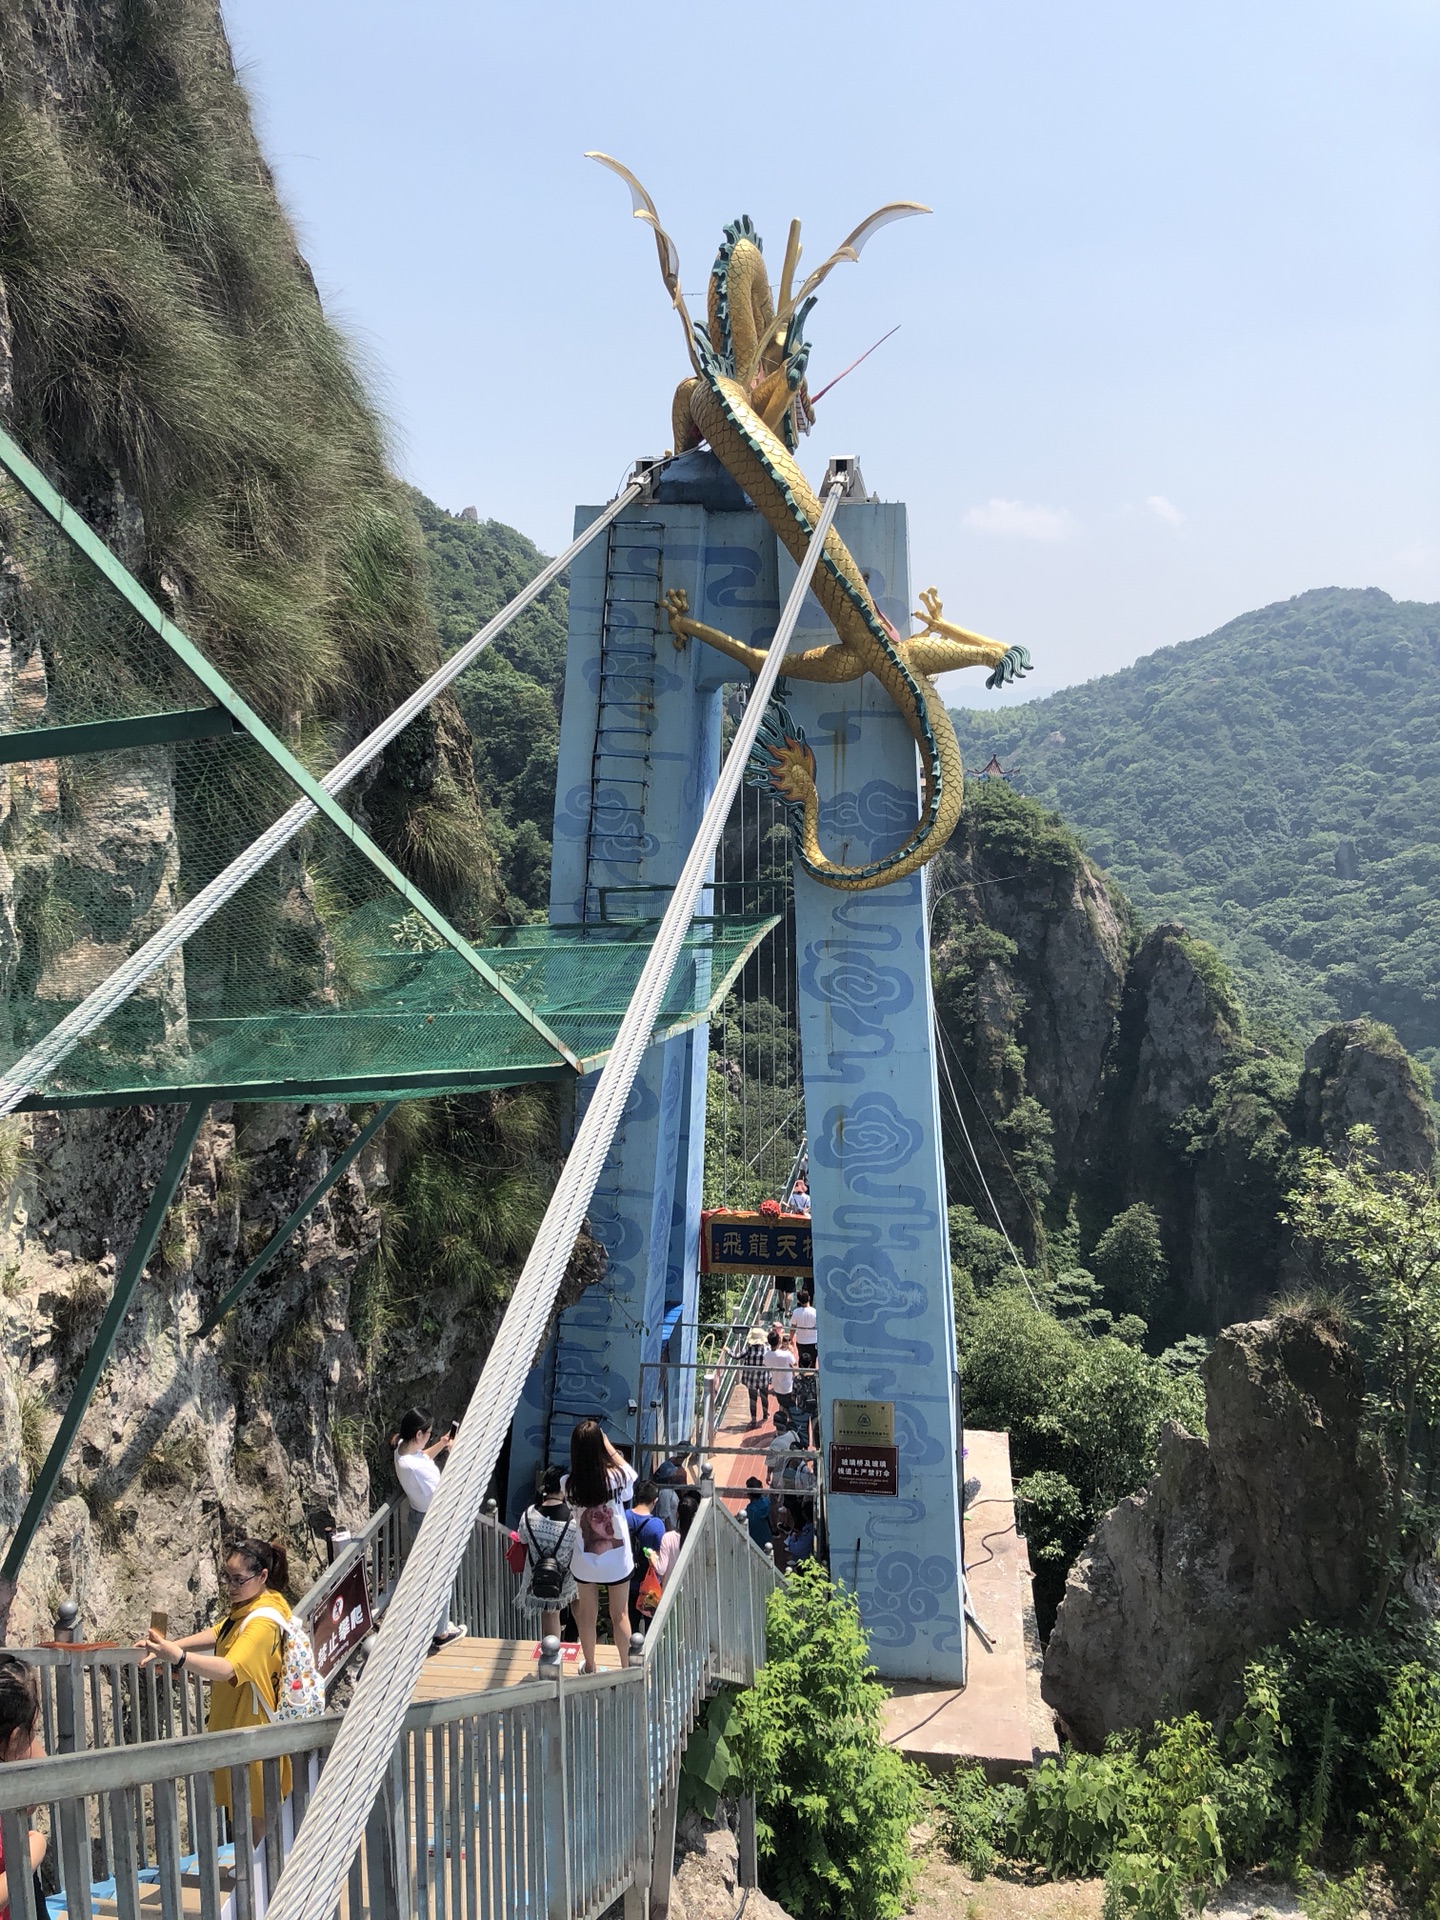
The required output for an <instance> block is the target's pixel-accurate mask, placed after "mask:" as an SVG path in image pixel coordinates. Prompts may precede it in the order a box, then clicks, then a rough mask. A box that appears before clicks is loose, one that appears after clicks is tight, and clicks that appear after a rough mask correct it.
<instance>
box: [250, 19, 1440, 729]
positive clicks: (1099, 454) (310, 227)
mask: <svg viewBox="0 0 1440 1920" xmlns="http://www.w3.org/2000/svg"><path fill="white" fill-rule="evenodd" d="M224 10H225V16H226V20H227V22H228V25H229V29H230V33H231V36H232V39H233V42H234V46H235V52H236V57H237V60H238V62H239V63H240V66H241V70H242V73H243V75H244V77H245V80H246V84H247V85H248V87H249V89H250V93H251V97H252V99H253V100H254V103H255V108H256V114H257V120H258V124H259V127H260V132H261V138H262V140H263V141H264V144H265V148H266V152H267V154H268V155H269V158H270V160H271V161H272V163H273V165H274V167H275V171H276V175H277V178H278V181H279V185H280V189H281V192H282V195H283V196H284V199H285V202H286V204H287V206H288V207H289V209H290V211H291V213H292V214H293V216H294V218H295V221H296V223H297V226H298V228H299V230H300V234H301V238H302V243H303V245H304V248H305V251H306V252H307V254H308V256H309V258H310V261H311V263H312V265H313V267H314V269H315V273H316V277H317V279H318V281H319V284H320V287H321V291H322V293H323V295H324V297H325V299H326V302H327V304H328V306H329V309H330V311H331V313H332V315H334V317H335V318H336V319H338V320H339V321H340V322H341V324H342V325H344V326H345V327H346V328H347V329H348V330H349V332H350V334H351V337H352V338H353V339H354V340H355V341H356V343H357V345H358V346H359V348H360V351H361V353H362V355H363V357H364V359H365V361H366V363H367V366H368V367H369V369H370V372H371V375H372V380H373V384H374V386H375V389H376V393H377V397H378V399H379V401H380V404H381V406H382V408H383V409H384V410H385V412H386V413H387V415H388V416H389V418H390V419H391V421H392V423H393V427H394V438H395V457H396V460H397V463H398V465H399V467H400V469H401V470H402V471H403V472H404V473H405V474H406V475H407V476H408V477H409V478H411V479H413V480H414V481H415V483H416V484H417V485H418V486H420V487H422V488H424V490H425V491H426V492H427V493H429V494H430V495H432V496H433V497H434V498H435V499H436V500H438V501H439V502H440V503H441V504H442V505H444V506H447V507H450V508H451V509H458V508H460V507H463V506H467V505H474V506H476V507H478V508H479V510H480V513H481V515H482V517H483V516H494V517H495V518H497V519H502V520H507V521H509V522H511V523H512V524H513V525H515V526H517V527H520V528H522V529H523V530H524V531H525V532H526V533H528V534H529V535H531V537H532V538H534V539H535V540H536V541H538V542H539V543H540V544H541V545H542V546H543V547H545V548H546V549H548V550H551V551H553V550H554V549H555V548H556V547H557V546H559V545H560V544H562V543H563V542H564V541H565V539H566V538H567V537H568V535H569V530H570V522H571V512H572V507H573V504H574V503H575V502H576V501H595V500H600V499H604V498H606V497H608V496H609V495H610V494H611V493H612V492H613V491H614V489H615V487H616V486H617V485H618V483H619V481H620V479H621V477H622V475H623V473H624V471H625V469H626V467H627V465H628V463H629V461H630V460H631V459H632V458H633V457H634V456H635V455H638V454H644V453H651V452H658V451H660V450H662V449H663V448H664V447H665V446H667V445H668V443H669V438H670V433H669V408H670V396H671V393H672V391H673V388H674V385H675V383H676V381H677V380H679V379H680V378H681V377H682V376H683V375H684V374H685V372H686V371H687V365H686V361H685V354H684V347H683V342H682V339H681V335H680V330H679V325H678V322H677V321H676V319H675V317H674V316H673V315H672V314H671V313H670V312H669V310H668V306H667V300H666V295H665V292H664V289H663V287H662V285H661V283H660V278H659V273H658V270H657V266H656V261H655V252H654V247H653V245H652V244H651V241H650V239H649V237H648V235H647V233H646V231H645V229H644V228H643V227H642V226H641V225H640V224H639V223H638V222H636V221H633V220H632V219H631V218H630V208H629V201H628V199H627V196H626V194H625V191H624V188H623V187H622V186H621V184H620V182H619V181H617V180H616V179H614V178H613V176H611V175H610V174H608V173H606V172H604V171H603V170H602V169H600V168H599V167H596V166H594V165H592V164H591V163H589V162H587V161H585V160H584V159H582V158H581V154H582V152H583V150H584V149H585V148H587V147H598V148H601V149H604V150H605V151H608V152H610V153H613V154H616V155H617V156H619V157H620V158H621V159H623V160H625V161H626V162H627V163H628V164H629V165H630V166H631V167H632V168H633V169H634V170H635V171H636V172H637V173H638V174H639V175H640V177H641V179H642V180H644V182H645V183H646V185H647V186H648V187H649V188H650V191H651V192H652V194H653V195H654V196H655V199H656V201H657V202H658V204H659V207H660V211H661V215H662V218H663V219H664V221H665V223H666V225H667V226H668V227H669V229H670V231H671V233H672V234H673V235H674V237H675V239H676V241H677V243H678V245H679V248H680V254H681V263H682V276H683V279H684V283H685V286H686V289H687V291H688V292H690V293H692V294H694V295H703V292H704V286H705V280H706V277H707V274H708V272H709V267H710V262H711V259H712V257H713V254H714V249H715V245H716V242H717V241H718V239H719V237H720V229H721V227H722V225H723V224H724V222H725V221H726V220H727V219H731V218H733V217H734V216H735V215H736V214H739V213H742V212H746V213H749V214H751V215H752V216H753V217H754V219H755V221H756V223H757V225H758V226H759V228H760V231H761V233H762V234H763V235H764V236H765V237H766V240H767V241H768V243H769V253H770V254H771V256H772V257H773V258H774V260H775V262H776V266H775V271H776V272H777V273H778V262H779V257H780V255H781V254H782V253H783V250H784V241H785V231H786V227H787V224H788V222H789V219H790V217H791V216H792V215H799V217H800V218H801V219H802V221H803V222H804V233H805V240H806V255H807V261H808V262H809V263H810V264H813V263H814V262H815V261H817V260H818V259H820V258H821V257H823V255H824V254H825V253H826V252H829V251H830V250H831V249H832V248H833V247H834V246H835V245H837V244H838V242H839V241H840V240H841V239H842V238H843V236H844V235H845V234H846V233H847V232H848V231H849V229H850V228H851V227H852V226H853V225H855V224H856V222H857V221H858V220H859V219H860V218H861V216H862V215H864V214H865V213H868V212H869V211H870V210H871V209H872V208H873V207H875V206H878V205H879V204H880V203H881V202H883V201H886V200H890V199H901V198H903V199H916V200H922V201H925V202H927V203H928V204H929V205H930V206H932V207H933V208H934V213H933V214H932V215H931V216H930V217H929V218H927V219H923V220H911V221H906V222H903V223H901V224H899V225H896V226H893V227H890V228H887V229H886V230H885V231H883V232H882V233H880V234H879V235H877V236H876V237H875V239H873V240H872V241H871V243H870V245H869V246H868V247H867V249H866V251H865V254H864V257H863V259H862V260H861V262H860V264H859V265H858V266H849V267H842V268H840V269H837V270H836V272H835V273H834V274H832V276H831V278H830V280H829V281H828V283H827V284H826V286H825V287H824V289H823V290H822V295H821V300H820V304H819V305H818V306H817V308H816V310H815V312H814V314H813V315H812V317H811V321H810V326H809V329H808V332H809V336H810V339H811V340H812V342H813V351H812V354H811V361H810V366H811V379H812V385H814V386H820V385H823V384H824V382H825V381H826V380H827V379H829V378H830V377H831V375H832V374H834V373H836V372H838V371H839V370H840V368H841V367H843V366H844V365H845V364H846V363H847V362H848V361H849V360H851V359H853V358H854V357H855V355H856V354H858V353H860V352H861V351H863V349H864V348H865V347H867V346H868V345H869V344H870V343H871V342H872V341H873V340H874V339H876V337H877V336H878V335H880V334H882V333H884V332H885V331H886V329H887V328H889V327H892V326H894V325H895V323H896V322H897V321H899V322H901V323H902V324H901V328H900V332H899V333H898V334H896V335H895V337H894V339H892V340H890V341H889V342H888V343H887V344H886V345H885V346H883V347H882V348H881V349H880V350H879V352H878V353H876V354H875V355H874V356H873V358H872V359H870V360H869V361H867V362H866V364H865V365H864V366H863V367H862V368H860V369H859V370H858V371H857V372H856V373H854V374H852V375H851V376H850V378H849V379H848V380H846V381H845V382H844V383H843V385H841V386H840V387H839V388H837V389H836V391H835V392H834V394H832V395H830V396H829V397H828V398H827V399H826V400H825V401H824V402H823V404H822V407H821V409H820V417H819V420H818V422H817V425H816V428H815V431H814V433H813V434H812V435H811V437H810V440H809V441H808V442H807V443H806V446H805V448H804V450H803V453H802V458H803V459H804V461H805V464H806V466H807V469H808V470H809V471H810V473H811V475H812V477H813V478H817V479H818V477H819V475H820V474H821V472H822V471H823V469H824V464H825V460H826V458H827V456H828V455H830V454H832V453H851V452H853V453H856V454H858V455H859V456H860V459H861V461H862V464H863V469H864V473H865V477H866V480H867V482H868V484H869V485H870V486H871V487H872V488H873V489H874V490H876V491H877V492H879V493H880V494H882V495H883V496H884V497H885V498H888V499H896V498H898V499H903V500H905V501H907V502H908V503H909V506H910V514H911V543H912V564H913V569H914V582H915V585H916V586H917V588H918V587H919V586H923V585H928V584H930V583H932V582H933V583H935V584H936V585H938V586H939V587H940V589H941V591H942V593H943V595H944V598H945V603H946V610H947V612H949V613H951V614H953V615H954V616H955V617H957V618H959V619H962V620H963V621H964V622H965V623H966V624H967V625H971V626H975V627H979V628H981V629H982V630H984V631H986V632H989V633H992V634H995V635H998V636H1001V637H1003V638H1005V639H1007V640H1010V641H1018V642H1021V643H1023V644H1025V645H1026V646H1028V647H1029V648H1030V649H1031V651H1032V653H1033V655H1034V657H1035V662H1036V671H1035V674H1034V676H1033V678H1032V679H1031V681H1030V682H1028V683H1027V686H1028V687H1030V688H1035V689H1039V690H1041V691H1043V690H1044V689H1046V688H1049V687H1055V686H1060V685H1064V684H1066V683H1068V682H1070V681H1073V680H1078V679H1084V678H1087V677H1088V676H1089V675H1091V674H1094V673H1098V672H1104V671H1108V670H1110V669H1112V668H1115V667H1118V666H1122V665H1124V664H1125V663H1126V662H1127V661H1129V660H1132V659H1134V658H1135V656H1136V655H1137V654H1140V653H1144V652H1148V651H1149V650H1150V649H1151V648H1153V647H1155V646H1160V645H1165V644H1167V643H1169V642H1172V641H1176V640H1183V639H1188V638H1190V637H1191V636H1193V635H1195V634H1199V633H1204V632H1207V631H1209V630H1210V629H1212V628H1214V627H1215V626H1217V625H1219V624H1220V623H1221V622H1223V621H1225V620H1228V619H1230V618H1232V617H1233V616H1234V615H1236V614H1238V613H1241V612H1243V611H1245V610H1246V609H1248V608H1250V607H1254V606H1259V605H1262V604H1264V603H1266V602H1267V601H1271V600H1276V599H1281V598H1284V597H1286V596H1288V595H1290V594H1292V593H1298V592H1301V591H1302V590H1304V589H1305V588H1307V587H1317V586H1331V585H1341V586H1372V585H1373V586H1381V587H1384V588H1386V589H1387V590H1388V591H1389V592H1391V593H1393V594H1395V595H1396V596H1397V597H1404V598H1422V599H1440V519H1437V509H1440V460H1437V427H1440V404H1437V402H1440V380H1437V370H1436V337H1437V320H1440V247H1437V223H1440V212H1437V209H1440V194H1437V186H1440V179H1437V175H1440V135H1437V124H1436V101H1437V98H1440V93H1437V78H1440V74H1437V68H1440V59H1437V53H1440V7H1437V6H1436V5H1435V4H1434V0H1363V3H1362V0H1245V3H1244V4H1209V3H1208V0H1196V3H1195V4H1191V5H1188V6H1181V5H1178V4H1175V3H1174V0H1143V3H1142V0H1137V3H1136V4H1121V3H1119V0H1089V4H1085V5H1080V4H1077V3H1076V0H1033V3H1027V0H990V4H989V5H985V6H981V5H976V4H969V3H968V0H967V3H963V4H957V0H950V3H949V4H928V3H927V0H889V4H876V0H871V4H868V5H859V4H854V3H853V0H828V4H826V5H825V6H823V7H815V6H812V7H809V8H786V7H780V6H776V5H774V4H767V5H757V4H752V3H751V0H731V4H729V5H728V6H725V7H715V6H709V5H706V6H699V5H694V4H685V3H684V0H668V3H667V4H648V3H645V0H626V4H624V5H617V4H611V5H600V4H595V0H585V3H582V0H549V3H548V4H546V5H538V4H534V3H533V0H532V3H531V4H511V5H509V6H504V7H501V6H496V5H493V4H492V5H484V4H476V3H475V0H469V4H462V3H461V0H409V4H405V5H402V4H399V3H398V0H389V4H382V0H345V4H343V5H342V4H340V0H225V8H224ZM978 682H979V677H978V676H970V677H968V678H967V685H966V687H965V692H966V693H967V694H970V693H978ZM952 691H953V692H957V693H958V692H959V691H960V689H959V688H958V687H952ZM978 697H979V698H980V699H989V698H991V697H992V696H987V695H984V694H983V693H978Z"/></svg>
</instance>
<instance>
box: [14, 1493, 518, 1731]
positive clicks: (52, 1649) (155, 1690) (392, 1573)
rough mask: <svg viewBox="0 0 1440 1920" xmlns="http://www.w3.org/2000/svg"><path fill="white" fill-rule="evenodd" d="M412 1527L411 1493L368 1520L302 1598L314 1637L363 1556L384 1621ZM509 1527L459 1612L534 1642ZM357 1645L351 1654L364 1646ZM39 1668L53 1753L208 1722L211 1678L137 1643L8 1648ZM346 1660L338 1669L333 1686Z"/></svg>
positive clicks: (504, 1636) (466, 1577)
mask: <svg viewBox="0 0 1440 1920" xmlns="http://www.w3.org/2000/svg"><path fill="white" fill-rule="evenodd" d="M410 1538H411V1530H410V1525H409V1517H408V1510H407V1506H406V1502H405V1501H404V1500H403V1499H398V1500H393V1501H391V1503H390V1504H389V1506H386V1507H382V1508H381V1509H380V1511H379V1512H378V1513H374V1514H372V1515H371V1516H370V1518H369V1519H368V1520H367V1521H366V1522H365V1525H364V1527H363V1528H362V1529H361V1530H360V1532H359V1533H357V1534H356V1535H355V1536H354V1538H353V1539H352V1540H350V1541H349V1542H348V1543H347V1544H346V1546H345V1548H344V1549H343V1551H342V1552H340V1553H338V1554H337V1555H336V1556H335V1559H334V1561H333V1563H332V1564H331V1565H330V1566H328V1567H326V1568H325V1569H324V1571H323V1572H322V1573H321V1575H320V1577H319V1578H318V1579H317V1580H316V1581H315V1583H314V1584H313V1585H312V1586H311V1587H310V1588H309V1589H308V1591H307V1592H306V1593H304V1594H303V1595H302V1596H301V1598H300V1599H299V1600H297V1601H296V1602H295V1605H294V1607H293V1609H292V1612H293V1613H294V1614H295V1616H296V1618H297V1619H299V1620H301V1621H302V1622H303V1623H304V1625H305V1627H306V1628H307V1630H308V1631H309V1632H310V1633H311V1636H312V1638H313V1637H315V1622H316V1617H317V1615H318V1614H319V1613H320V1610H321V1609H322V1608H323V1607H324V1605H325V1604H326V1602H327V1601H328V1600H329V1599H330V1598H331V1597H332V1595H333V1594H334V1593H335V1592H336V1591H337V1590H338V1588H339V1587H340V1585H341V1584H342V1582H343V1581H344V1580H345V1578H346V1576H347V1575H348V1574H349V1573H350V1571H351V1570H352V1568H353V1567H354V1566H355V1565H356V1563H357V1562H358V1561H360V1560H362V1559H363V1560H364V1561H365V1563H366V1578H367V1581H368V1583H369V1592H370V1607H371V1613H372V1616H373V1618H374V1619H375V1620H376V1621H377V1622H378V1621H379V1620H380V1618H381V1616H382V1615H383V1613H384V1611H385V1608H386V1606H387V1605H388V1604H389V1601H390V1596H391V1594H392V1593H393V1592H394V1590H395V1582H396V1581H397V1580H398V1579H399V1577H400V1569H401V1567H402V1566H403V1565H404V1563H405V1555H406V1553H407V1552H408V1551H409V1544H410ZM509 1539H510V1535H509V1532H508V1530H507V1529H506V1528H505V1527H504V1526H502V1525H501V1523H500V1522H499V1520H498V1519H497V1518H496V1517H495V1516H494V1514H492V1513H482V1514H481V1515H480V1516H479V1518H478V1519H477V1520H476V1522H475V1527H474V1531H473V1532H472V1534H471V1537H470V1543H469V1545H468V1546H467V1547H466V1549H465V1556H464V1558H463V1559H462V1560H461V1562H460V1566H459V1568H458V1570H457V1572H456V1575H455V1585H454V1587H453V1589H452V1591H451V1599H450V1614H451V1618H452V1619H454V1620H456V1621H461V1622H463V1623H464V1625H465V1627H466V1629H467V1631H468V1632H470V1633H472V1634H475V1635H478V1636H479V1637H481V1638H482V1639H494V1640H525V1639H533V1637H534V1633H535V1628H536V1625H537V1622H536V1620H535V1618H534V1617H533V1616H527V1615H526V1614H524V1613H523V1612H522V1611H521V1609H520V1608H519V1606H518V1605H517V1604H516V1595H517V1593H518V1592H519V1587H520V1582H519V1579H518V1577H517V1576H516V1575H515V1574H513V1573H512V1572H511V1571H510V1568H509V1566H508V1564H507V1562H506V1559H505V1549H506V1547H507V1545H508V1544H509ZM356 1650H358V1649H354V1650H352V1651H356ZM6 1652H7V1653H13V1654H14V1655H15V1657H16V1658H17V1659H20V1660H23V1661H25V1662H26V1664H27V1665H28V1666H31V1667H33V1668H34V1670H35V1680H36V1687H37V1691H38V1692H39V1695H40V1714H41V1728H42V1730H43V1732H44V1736H45V1747H46V1751H47V1752H49V1753H52V1754H62V1753H80V1752H86V1751H91V1752H94V1751H98V1750H100V1749H103V1748H108V1747H129V1746H140V1745H144V1744H146V1743H147V1742H149V1741H152V1740H175V1739H183V1738H184V1737H186V1736H187V1735H189V1734H196V1733H200V1732H202V1731H203V1729H204V1726H205V1683H204V1681H203V1680H197V1679H196V1677H195V1675H194V1674H193V1673H189V1672H181V1673H175V1672H174V1671H173V1670H172V1669H171V1668H169V1667H162V1666H150V1667H142V1665H141V1661H142V1660H143V1658H144V1655H143V1653H142V1652H140V1651H139V1650H138V1649H136V1648H134V1647H110V1646H95V1645H86V1644H83V1643H82V1644H80V1645H77V1646H74V1647H65V1646H58V1645H53V1646H46V1647H7V1648H6ZM342 1671H343V1667H337V1668H336V1669H335V1671H334V1672H333V1673H331V1674H330V1676H329V1680H328V1681H327V1685H329V1684H331V1683H333V1682H334V1681H335V1679H336V1678H337V1677H338V1676H339V1674H340V1673H341V1672H342Z"/></svg>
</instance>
